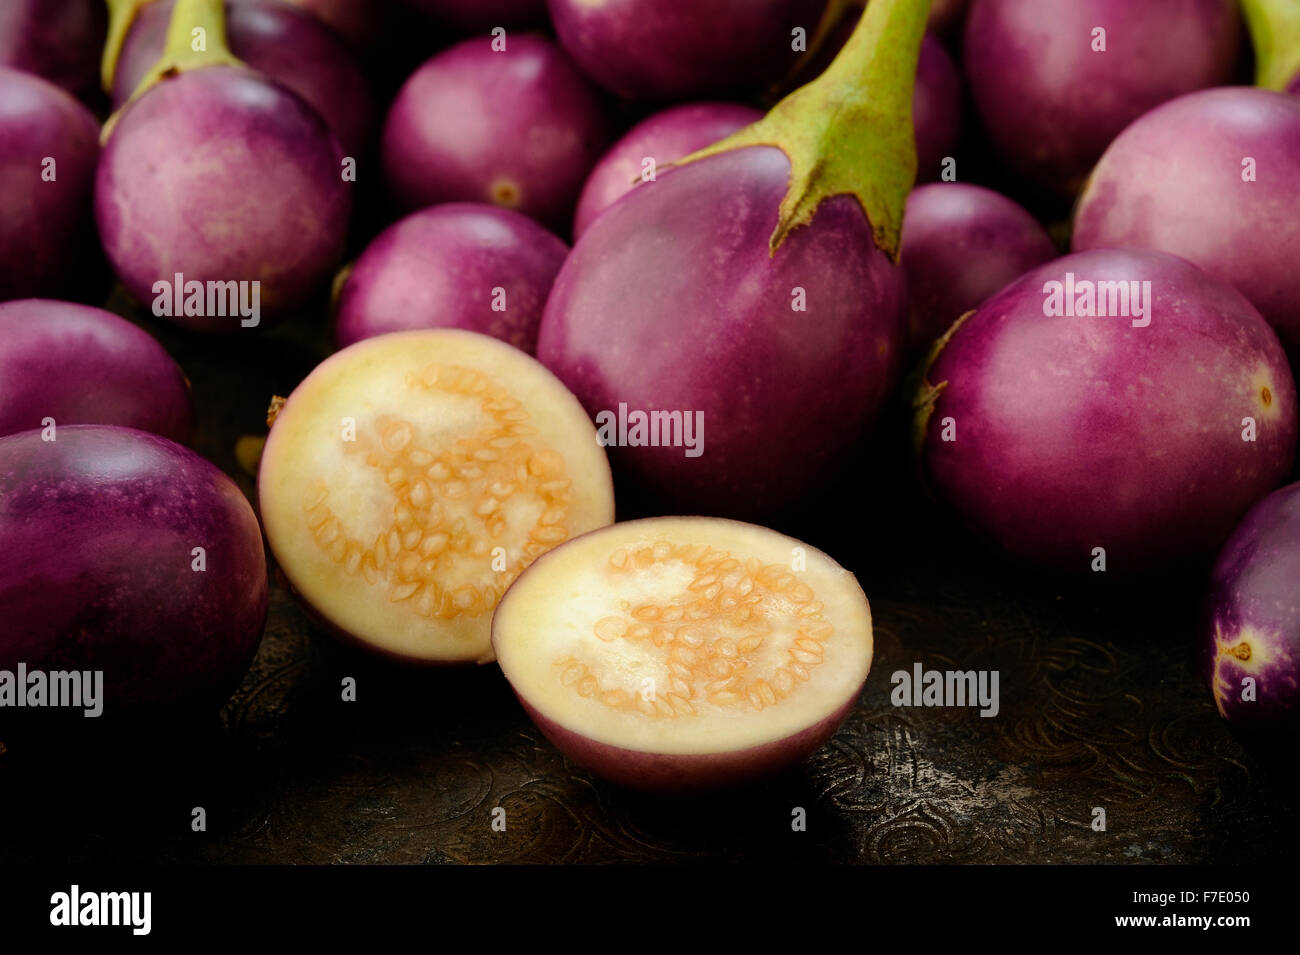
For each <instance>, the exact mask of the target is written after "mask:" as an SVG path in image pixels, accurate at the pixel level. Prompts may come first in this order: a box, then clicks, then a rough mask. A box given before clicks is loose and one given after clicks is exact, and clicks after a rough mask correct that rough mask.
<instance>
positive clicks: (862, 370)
mask: <svg viewBox="0 0 1300 955" xmlns="http://www.w3.org/2000/svg"><path fill="white" fill-rule="evenodd" d="M789 171H790V166H789V162H788V160H787V159H786V158H785V155H784V154H783V153H781V152H780V151H779V150H776V149H772V148H768V147H757V148H749V149H743V150H739V151H736V152H731V153H724V154H722V155H719V156H714V157H710V158H709V159H705V160H701V161H700V162H697V163H692V164H691V165H689V166H684V167H682V168H681V169H679V170H677V171H676V172H674V173H673V174H672V175H671V176H665V177H663V178H662V179H661V180H659V181H658V182H654V183H645V184H642V185H641V186H638V187H637V188H636V189H635V190H633V192H632V193H631V194H630V195H628V196H626V197H625V198H624V199H622V200H621V201H619V202H618V203H617V204H616V205H614V206H613V207H612V208H611V209H609V211H608V212H606V213H605V215H603V216H601V217H600V218H599V219H598V220H596V222H595V223H593V224H592V226H591V228H590V229H588V230H587V232H586V233H585V234H584V235H583V237H582V238H581V239H580V240H579V241H578V243H577V245H576V246H575V247H574V249H573V252H572V253H570V255H569V258H568V259H567V260H566V261H565V263H564V267H563V268H562V269H561V270H560V275H559V278H558V279H556V283H555V288H554V289H553V290H552V292H551V298H550V300H549V301H548V302H547V305H546V314H545V316H544V317H543V319H542V331H541V337H540V339H539V342H538V358H539V359H541V361H542V363H543V364H545V365H546V366H547V367H549V368H550V369H551V370H552V371H553V372H555V373H556V375H558V376H559V378H560V379H561V380H562V381H563V382H564V383H565V384H566V385H568V387H569V388H570V389H571V390H572V391H573V392H574V394H576V395H577V396H578V398H579V400H580V401H581V402H582V403H583V405H584V407H586V409H587V410H588V412H590V413H591V414H593V415H596V414H597V413H599V412H601V411H609V412H613V413H615V414H617V412H618V406H619V404H620V403H626V404H627V406H628V410H630V411H636V410H641V411H647V412H648V411H651V410H665V411H674V410H675V411H683V412H689V413H692V414H694V413H695V412H702V413H703V421H704V432H703V438H704V441H703V453H702V454H701V455H699V456H697V457H686V456H685V453H684V448H683V447H681V446H678V447H614V448H611V449H610V452H611V462H612V463H613V465H614V468H615V473H616V477H617V476H620V475H621V476H622V477H624V478H627V479H630V480H632V481H633V482H635V483H637V484H639V485H641V486H643V487H645V488H646V489H648V490H649V491H650V492H651V493H652V494H654V495H655V496H657V497H662V498H666V499H667V500H668V501H669V502H671V505H672V507H673V508H674V512H675V513H683V514H691V513H704V514H717V515H720V516H736V517H742V518H744V517H746V516H756V515H757V516H762V517H765V518H768V519H770V518H771V517H772V514H773V513H774V512H775V511H777V510H778V509H780V508H782V507H785V506H787V505H790V504H792V503H793V502H795V501H796V500H797V499H799V498H800V497H801V496H802V495H803V494H805V493H807V492H808V491H809V490H810V489H812V488H814V487H816V486H817V484H818V483H819V482H820V480H821V479H822V478H823V477H824V476H825V475H826V474H827V473H828V471H829V470H830V469H831V468H833V467H834V466H835V465H836V464H837V463H839V461H840V459H841V458H842V456H843V455H844V453H845V452H846V451H847V450H848V449H849V448H850V447H852V446H853V445H854V444H855V443H856V442H857V441H859V440H860V439H861V438H862V436H863V434H864V432H866V431H867V430H868V428H870V426H871V425H872V424H873V423H874V421H875V418H876V416H877V413H878V412H879V410H880V408H881V405H882V404H883V402H884V399H885V396H886V394H887V393H888V391H889V388H890V386H891V385H892V384H893V382H894V380H895V377H896V373H897V370H898V366H899V362H900V359H901V354H900V353H901V349H902V344H903V342H902V339H903V326H904V315H903V307H904V288H903V276H902V270H901V269H899V268H897V267H896V266H894V265H893V264H891V263H890V261H889V259H888V258H887V257H886V256H885V254H884V253H882V252H881V251H879V250H878V249H877V248H876V247H875V244H874V243H873V241H872V236H871V229H870V227H869V224H868V222H867V220H866V217H865V216H863V214H862V210H861V207H860V206H859V205H858V204H857V202H856V201H854V200H853V199H850V198H848V197H836V198H834V199H831V200H829V201H828V202H826V203H824V204H823V205H822V206H821V208H820V210H819V211H818V213H817V216H816V219H815V220H814V221H813V223H812V225H811V226H809V227H807V228H803V229H799V230H796V231H794V232H793V233H791V234H790V236H789V237H788V238H787V240H786V242H785V244H784V245H782V247H781V248H780V249H779V250H778V251H777V253H776V256H775V258H772V257H771V256H770V254H769V250H768V240H769V237H770V235H771V233H772V230H773V228H774V227H775V226H776V217H777V208H778V206H779V204H780V201H781V197H782V196H783V195H784V193H785V190H786V183H787V178H788V176H789ZM800 290H802V292H800ZM801 297H802V300H803V303H804V304H805V306H806V310H805V311H796V310H794V307H793V306H794V305H795V304H796V303H797V302H799V301H800V298H801Z"/></svg>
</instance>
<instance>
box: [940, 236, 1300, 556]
mask: <svg viewBox="0 0 1300 955" xmlns="http://www.w3.org/2000/svg"><path fill="white" fill-rule="evenodd" d="M1069 274H1073V276H1074V282H1075V283H1076V284H1075V286H1074V287H1075V289H1076V290H1081V289H1082V287H1081V286H1079V285H1078V283H1080V282H1083V281H1085V280H1086V281H1089V282H1103V281H1106V282H1131V281H1138V282H1149V283H1150V296H1149V297H1150V302H1149V306H1150V307H1149V309H1146V310H1144V311H1145V317H1144V318H1139V317H1138V316H1137V315H1136V314H1131V317H1130V316H1123V315H1118V316H1117V315H1114V314H1111V315H1109V316H1108V317H1102V316H1100V315H1098V316H1094V317H1081V316H1078V315H1053V316H1050V317H1049V316H1048V315H1047V314H1046V312H1047V311H1048V304H1049V294H1048V284H1047V283H1050V282H1061V283H1065V282H1066V281H1067V275H1069ZM1077 294H1078V292H1076V295H1077ZM1139 295H1141V292H1140V287H1139ZM1107 298H1108V299H1109V295H1107ZM1076 301H1078V299H1077V298H1076ZM1107 311H1108V312H1112V313H1113V312H1114V311H1122V309H1112V308H1109V307H1108V308H1107ZM1128 311H1129V312H1130V313H1135V312H1136V311H1137V310H1135V309H1133V308H1132V307H1131V306H1130V308H1129V309H1128ZM1148 320H1149V324H1146V325H1145V326H1142V325H1141V324H1140V323H1141V322H1143V321H1148ZM1135 322H1136V323H1139V324H1138V325H1135V324H1134V323H1135ZM925 377H926V381H925V384H924V385H923V387H928V388H932V389H937V394H936V393H935V392H933V391H931V392H929V394H930V395H931V397H932V399H933V406H932V409H931V410H930V411H929V413H928V414H927V413H926V412H925V411H924V410H923V411H922V412H921V414H920V415H919V417H918V440H919V446H920V451H921V466H922V473H923V475H924V476H925V477H926V479H927V480H928V483H929V485H930V488H931V490H932V491H933V493H934V495H935V497H936V498H937V499H938V500H939V501H940V502H941V503H943V504H946V505H947V506H948V507H949V508H951V510H952V511H954V512H955V513H956V514H957V516H959V517H960V518H961V519H962V520H963V521H964V522H965V523H966V524H967V525H969V526H970V527H972V528H973V529H974V530H975V531H976V532H977V533H978V534H979V535H980V536H982V537H984V538H986V539H988V540H991V541H992V542H994V543H995V544H998V545H1000V546H1001V547H1002V548H1003V549H1004V550H1006V551H1007V552H1009V553H1011V554H1012V555H1014V556H1016V557H1019V558H1023V559H1024V560H1026V561H1032V562H1036V563H1039V564H1042V565H1045V566H1047V567H1049V568H1056V569H1059V570H1064V571H1074V572H1077V573H1080V574H1086V573H1088V572H1090V571H1095V570H1096V569H1098V567H1099V566H1100V565H1097V566H1094V564H1095V562H1096V559H1097V557H1098V555H1097V554H1095V553H1094V548H1099V547H1100V548H1104V549H1105V555H1104V556H1105V570H1106V571H1107V572H1117V573H1121V574H1125V575H1128V574H1140V573H1143V572H1146V571H1151V572H1155V571H1157V570H1160V569H1164V568H1165V567H1168V566H1172V565H1174V564H1175V563H1178V562H1180V561H1182V560H1183V559H1194V558H1196V557H1199V556H1201V555H1208V554H1212V553H1213V552H1214V551H1215V550H1216V549H1217V548H1218V547H1219V546H1220V545H1221V544H1222V543H1223V541H1224V540H1225V539H1226V538H1227V536H1228V534H1229V533H1230V532H1231V531H1232V528H1233V525H1234V524H1235V523H1236V522H1237V520H1238V519H1239V518H1240V517H1241V515H1242V514H1243V513H1245V511H1246V509H1247V508H1249V507H1250V505H1251V504H1253V503H1254V502H1255V501H1257V500H1259V498H1261V497H1263V496H1264V495H1265V494H1267V493H1269V492H1270V491H1271V490H1273V489H1274V488H1275V487H1277V486H1278V485H1279V484H1281V483H1282V481H1283V480H1285V478H1286V476H1287V474H1288V473H1289V472H1290V470H1291V465H1292V462H1293V460H1294V458H1295V450H1296V432H1297V427H1298V425H1297V412H1296V390H1295V382H1294V380H1293V379H1292V376H1291V371H1290V368H1289V367H1288V365H1287V360H1286V355H1285V354H1284V353H1283V351H1282V347H1281V345H1280V343H1279V342H1278V340H1277V336H1276V335H1275V334H1274V332H1273V330H1272V329H1271V328H1270V327H1269V326H1268V323H1267V322H1265V321H1264V319H1263V317H1262V316H1261V315H1260V314H1259V313H1258V312H1257V311H1256V310H1255V308H1254V307H1253V306H1252V305H1251V304H1250V303H1249V302H1248V301H1247V300H1246V299H1245V297H1244V296H1243V295H1241V293H1240V292H1238V291H1237V290H1236V289H1234V288H1232V286H1230V285H1227V284H1226V283H1223V282H1220V281H1219V280H1218V279H1216V278H1214V277H1213V276H1211V275H1209V274H1208V273H1206V272H1204V271H1202V270H1201V269H1198V268H1197V267H1196V266H1194V265H1192V264H1191V263H1190V262H1187V261H1186V260H1185V259H1180V258H1178V257H1177V256H1172V255H1168V254H1166V253H1163V252H1151V251H1144V250H1133V249H1102V250H1097V251H1093V252H1084V253H1079V254H1076V255H1069V256H1065V257H1063V258H1060V259H1056V260H1054V261H1052V262H1049V263H1047V264H1046V265H1043V266H1040V267H1039V268H1037V269H1035V270H1033V271H1032V272H1029V273H1028V274H1026V275H1025V276H1023V277H1022V278H1020V279H1019V280H1017V281H1016V282H1014V283H1012V284H1011V285H1010V286H1008V287H1007V288H1005V289H1004V290H1002V291H1001V292H999V293H998V294H997V295H995V296H994V297H993V298H991V299H989V300H988V301H987V302H985V303H984V304H983V305H982V306H980V307H979V309H977V310H976V311H975V312H973V313H972V314H971V315H970V316H969V317H968V318H967V319H966V320H965V321H964V322H962V323H961V324H960V325H958V326H956V327H955V328H954V329H953V330H952V331H951V334H950V336H949V337H948V338H947V341H946V343H944V344H943V346H942V348H941V349H940V350H939V352H938V355H937V356H936V357H935V359H934V361H933V363H932V365H931V366H930V367H929V369H928V371H927V373H926V376H925ZM1247 419H1250V420H1249V421H1248V420H1247ZM1248 438H1253V440H1248Z"/></svg>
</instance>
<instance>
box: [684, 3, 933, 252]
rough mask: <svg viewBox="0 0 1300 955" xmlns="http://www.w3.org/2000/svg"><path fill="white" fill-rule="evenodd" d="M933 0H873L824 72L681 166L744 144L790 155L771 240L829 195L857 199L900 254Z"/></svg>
mask: <svg viewBox="0 0 1300 955" xmlns="http://www.w3.org/2000/svg"><path fill="white" fill-rule="evenodd" d="M929 13H930V0H871V2H870V3H869V4H867V9H866V12H865V13H864V14H863V15H862V19H861V20H860V21H859V22H858V26H857V28H856V29H855V30H854V31H853V35H852V36H851V37H849V41H848V43H846V44H845V45H844V49H842V50H841V51H840V53H839V55H838V56H837V57H836V58H835V60H834V62H832V63H831V65H830V66H829V67H828V68H827V70H826V72H825V73H823V74H822V75H821V76H819V77H818V78H817V79H815V80H813V81H812V82H811V83H809V84H808V85H807V86H803V87H801V88H799V89H797V90H795V91H794V92H793V93H791V94H790V95H789V96H787V97H786V98H785V99H783V100H782V101H781V102H779V103H777V104H776V106H774V107H773V108H772V111H771V112H769V113H768V114H767V115H766V116H764V117H763V118H762V119H760V120H759V121H758V122H757V123H754V124H753V125H752V126H747V127H745V128H744V129H742V130H740V131H739V132H737V133H735V134H733V135H731V136H729V137H727V138H726V139H724V140H722V141H721V142H720V143H717V144H715V145H713V146H710V147H708V148H707V149H703V150H701V151H699V152H697V153H693V154H692V155H690V156H687V157H686V158H685V159H683V160H681V162H680V163H679V165H681V164H685V163H690V162H695V161H697V160H699V159H703V158H705V157H706V156H714V155H717V154H718V153H723V152H730V151H731V150H735V149H743V148H746V147H748V146H775V147H776V148H777V149H780V150H781V151H782V152H784V153H785V154H786V156H787V157H788V158H789V160H790V186H789V189H788V190H787V191H786V195H785V198H784V199H782V200H781V209H780V213H779V215H778V218H777V224H776V228H775V230H773V232H772V238H771V241H770V243H769V246H770V249H771V252H772V254H773V255H775V254H776V250H777V249H779V248H780V247H781V244H782V243H783V242H784V241H785V238H786V236H788V235H789V234H790V232H791V231H792V230H794V229H796V228H798V227H799V226H803V225H807V224H808V223H810V222H811V221H812V219H813V216H814V215H815V214H816V212H817V209H818V207H819V206H820V205H821V204H822V203H823V202H824V201H826V200H827V199H829V198H831V197H832V196H840V195H850V196H854V197H855V198H857V200H858V203H859V204H860V205H861V207H862V211H863V213H864V214H865V215H866V217H867V220H868V221H869V222H870V223H871V228H872V232H873V234H874V236H875V241H876V245H877V247H879V248H880V249H881V250H882V251H884V252H885V253H886V254H888V255H889V257H890V258H891V259H895V260H897V258H898V245H899V241H900V238H901V234H902V229H903V209H904V207H905V206H906V204H907V194H908V193H909V192H910V191H911V189H912V185H913V183H915V181H916V138H915V132H914V130H913V128H912V92H913V87H914V86H915V84H916V63H917V58H918V57H919V55H920V49H921V38H922V37H923V36H924V35H925V27H926V20H927V19H928V17H929Z"/></svg>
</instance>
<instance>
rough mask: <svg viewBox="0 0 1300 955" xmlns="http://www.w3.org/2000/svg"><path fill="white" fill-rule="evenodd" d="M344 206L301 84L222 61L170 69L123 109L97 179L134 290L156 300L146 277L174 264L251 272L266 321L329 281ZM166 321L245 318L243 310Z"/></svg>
mask: <svg viewBox="0 0 1300 955" xmlns="http://www.w3.org/2000/svg"><path fill="white" fill-rule="evenodd" d="M351 208H352V186H351V185H350V184H349V183H346V182H344V181H343V178H342V150H341V149H340V147H339V143H338V139H337V138H336V137H335V136H334V134H333V133H331V132H330V131H329V129H328V127H326V125H325V122H324V120H322V119H321V118H320V116H319V115H318V114H317V113H316V112H315V111H314V110H313V109H311V107H309V106H308V105H307V104H306V103H305V102H304V101H303V100H302V99H300V98H299V97H298V96H297V95H296V94H293V93H290V92H289V91H288V90H286V89H284V88H283V87H281V86H279V85H276V84H273V83H269V82H267V81H266V80H264V79H263V78H261V76H259V75H258V74H254V73H252V72H249V71H247V70H243V69H232V68H230V67H224V66H215V67H208V68H204V69H200V70H195V71H193V72H191V73H185V74H183V75H181V76H179V77H176V78H174V79H170V80H166V81H165V82H163V83H161V84H160V85H158V86H156V87H155V88H154V89H152V90H150V91H149V92H148V93H147V94H145V95H144V96H143V97H141V98H140V99H138V100H136V102H135V103H133V104H132V105H131V106H130V107H128V108H127V110H126V112H125V113H123V114H122V117H121V120H120V121H119V122H118V124H117V127H116V128H115V129H114V131H113V135H112V137H111V138H110V139H109V141H108V144H107V145H106V146H105V147H104V154H103V158H102V159H101V161H100V164H99V171H98V174H97V177H96V182H95V216H96V219H97V221H98V223H99V233H100V237H101V239H102V240H103V243H104V249H105V251H106V252H107V253H108V256H109V260H110V261H111V262H112V264H113V267H114V270H115V271H116V272H117V274H118V277H119V278H120V279H121V280H122V283H123V284H124V285H125V286H126V288H127V291H128V292H130V293H131V294H132V295H133V296H134V297H135V298H136V299H137V300H139V301H140V302H141V303H144V304H145V305H146V306H148V305H151V304H152V303H153V301H154V298H155V293H154V291H153V288H154V283H155V282H159V281H167V282H172V281H173V280H174V275H175V274H176V273H181V274H182V275H184V277H185V281H186V282H189V281H199V282H205V283H206V282H208V281H218V282H229V281H239V282H250V283H251V282H253V281H259V282H261V286H260V288H261V308H262V310H263V315H262V320H263V322H267V321H273V320H275V319H276V318H278V317H281V316H283V315H284V314H285V313H286V312H287V311H290V310H292V309H293V308H296V307H298V306H300V305H302V304H303V303H304V302H305V301H306V300H307V299H308V298H309V297H310V296H311V295H312V294H313V293H314V292H316V291H317V290H318V289H320V288H321V286H322V285H323V284H327V283H328V281H329V278H330V275H331V273H332V271H333V269H334V268H335V266H336V265H337V264H338V261H339V259H340V258H341V257H342V254H343V244H344V239H345V237H346V232H347V225H348V217H349V215H350V213H351ZM250 287H251V286H250ZM172 320H173V321H175V322H177V323H178V324H183V325H187V326H188V327H193V328H197V329H200V330H205V331H235V330H238V329H239V328H240V320H239V318H238V317H225V318H221V317H215V316H209V317H190V318H186V317H181V318H174V319H172Z"/></svg>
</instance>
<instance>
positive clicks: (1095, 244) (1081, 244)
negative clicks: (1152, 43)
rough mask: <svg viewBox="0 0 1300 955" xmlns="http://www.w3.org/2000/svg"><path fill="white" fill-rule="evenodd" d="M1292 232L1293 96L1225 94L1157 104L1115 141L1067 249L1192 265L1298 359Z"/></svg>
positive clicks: (1298, 211) (1296, 122)
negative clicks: (1171, 258) (1232, 290)
mask: <svg viewBox="0 0 1300 955" xmlns="http://www.w3.org/2000/svg"><path fill="white" fill-rule="evenodd" d="M1248 158H1249V159H1250V160H1253V167H1252V168H1253V172H1254V181H1250V180H1249V177H1248V168H1247V165H1246V160H1247V159H1248ZM1298 223H1300V99H1296V98H1295V97H1292V96H1286V95H1284V94H1282V93H1274V92H1270V91H1268V90H1261V89H1255V88H1253V87H1231V88H1227V89H1216V90H1204V91H1202V92H1199V93H1192V94H1190V95H1188V96H1184V97H1181V98H1179V99H1176V100H1174V101H1173V102H1171V103H1166V104H1165V105H1163V106H1161V107H1159V108H1158V109H1155V110H1152V111H1151V112H1150V113H1148V114H1147V115H1146V116H1143V117H1142V118H1141V119H1140V120H1138V121H1137V122H1136V123H1134V124H1133V125H1132V126H1130V127H1129V128H1128V129H1126V130H1125V131H1124V132H1123V133H1122V134H1121V135H1120V137H1119V138H1118V139H1116V140H1115V142H1114V143H1113V144H1112V145H1111V147H1110V149H1108V150H1107V151H1106V155H1105V156H1103V157H1102V160H1101V162H1100V163H1098V164H1097V169H1096V171H1095V172H1094V173H1093V175H1092V178H1091V179H1090V180H1089V182H1088V188H1087V189H1086V190H1085V191H1084V194H1083V196H1082V197H1081V198H1080V200H1079V208H1078V213H1077V215H1076V217H1075V225H1074V238H1073V247H1074V248H1075V249H1076V250H1083V249H1094V248H1104V247H1107V246H1110V247H1115V246H1131V247H1135V248H1146V249H1160V250H1163V251H1165V252H1172V253H1174V254H1175V255H1181V256H1183V257H1184V258H1186V259H1190V260H1191V261H1193V262H1195V263H1196V264H1197V265H1199V266H1201V267H1202V268H1204V269H1206V270H1207V271H1209V272H1210V273H1212V274H1214V275H1216V276H1218V277H1219V278H1221V279H1223V280H1224V281H1227V282H1231V283H1232V284H1233V285H1235V286H1236V287H1237V289H1238V290H1239V291H1240V292H1241V293H1242V294H1244V295H1245V296H1246V297H1247V298H1248V299H1250V300H1251V302H1252V303H1253V304H1254V305H1255V307H1256V308H1258V309H1259V310H1260V311H1261V312H1262V313H1263V314H1264V317H1265V318H1266V319H1268V321H1269V322H1270V324H1272V326H1273V327H1274V328H1275V329H1276V330H1277V333H1278V335H1279V336H1280V337H1281V338H1282V341H1283V342H1284V343H1285V344H1286V345H1287V347H1288V348H1289V349H1290V350H1291V352H1292V354H1293V355H1300V225H1298Z"/></svg>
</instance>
